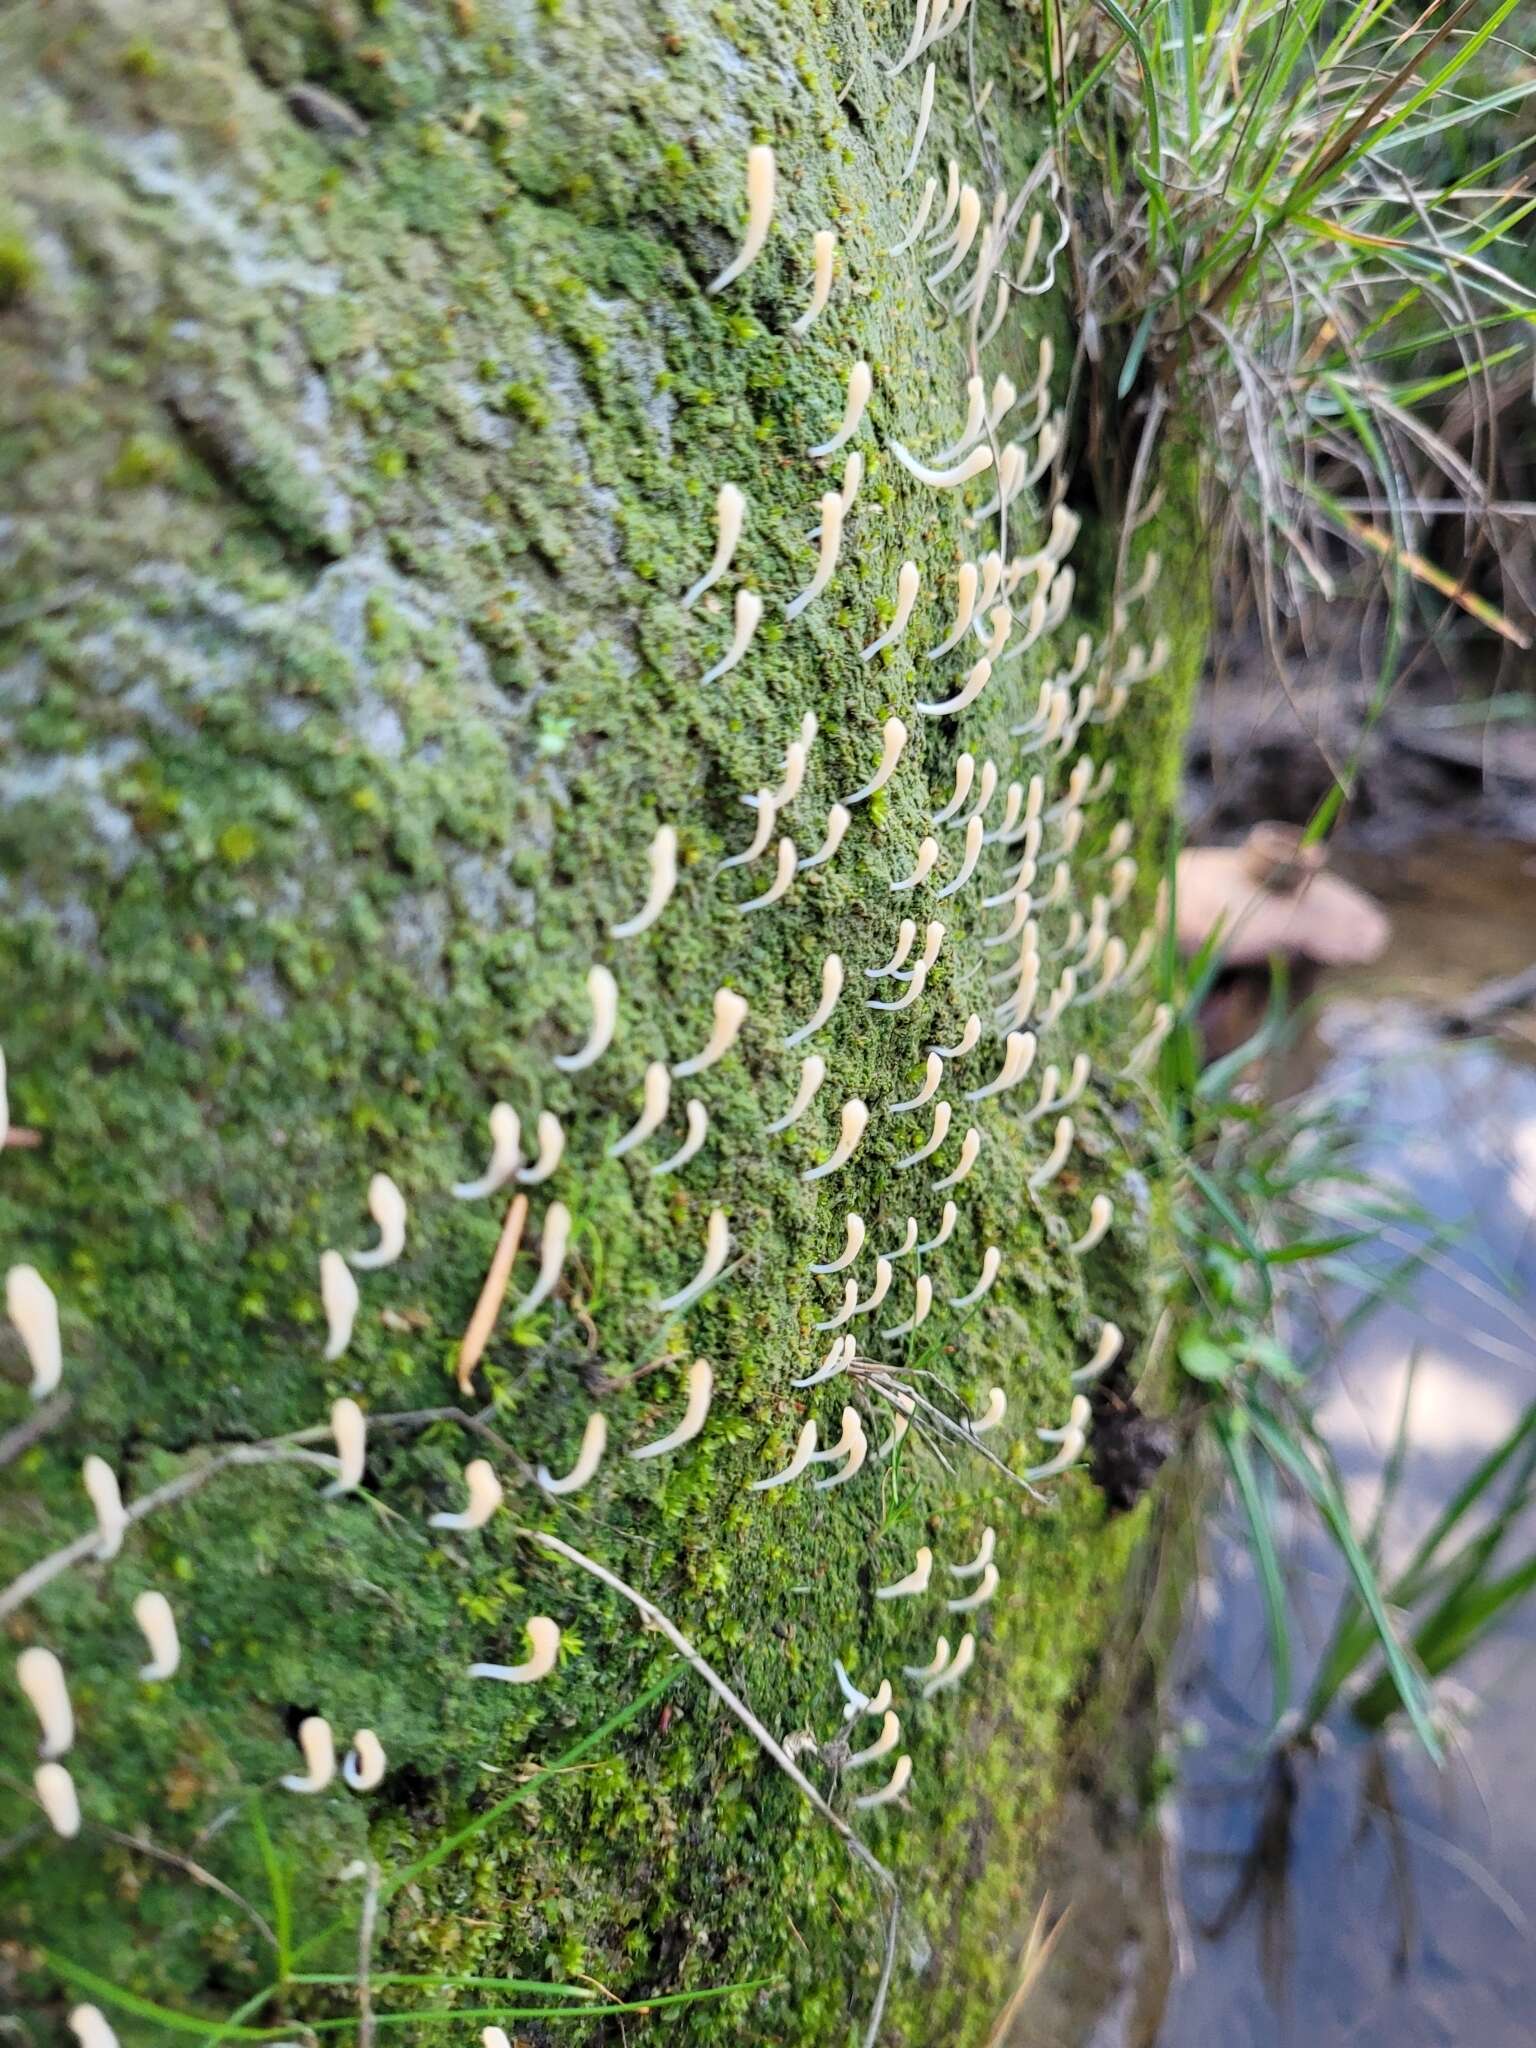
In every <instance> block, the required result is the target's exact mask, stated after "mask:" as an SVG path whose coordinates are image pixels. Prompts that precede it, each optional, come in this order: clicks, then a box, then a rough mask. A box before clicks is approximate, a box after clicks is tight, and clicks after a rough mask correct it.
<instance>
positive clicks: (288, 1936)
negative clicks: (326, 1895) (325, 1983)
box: [246, 1793, 293, 1983]
mask: <svg viewBox="0 0 1536 2048" xmlns="http://www.w3.org/2000/svg"><path fill="white" fill-rule="evenodd" d="M246 1812H247V1813H248V1814H249V1816H250V1822H251V1833H252V1834H253V1835H254V1836H255V1837H256V1846H257V1848H258V1849H259V1850H260V1852H261V1865H262V1868H263V1870H265V1872H266V1874H267V1890H268V1892H269V1893H270V1894H271V1898H272V1932H273V1935H274V1936H275V1937H276V1940H277V1976H278V1982H279V1983H283V1982H286V1980H287V1976H288V1971H289V1968H290V1966H291V1965H292V1962H293V1893H292V1891H291V1890H290V1889H289V1885H288V1873H287V1871H285V1870H284V1868H283V1866H282V1861H281V1859H280V1858H279V1856H278V1853H277V1849H276V1846H275V1845H274V1843H273V1840H272V1835H271V1831H270V1830H269V1828H268V1827H267V1817H266V1815H265V1814H264V1813H263V1812H262V1810H261V1799H260V1796H259V1794H254V1793H253V1794H252V1796H251V1801H250V1804H249V1806H248V1807H247V1808H246Z"/></svg>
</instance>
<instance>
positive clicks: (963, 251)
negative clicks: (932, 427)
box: [928, 185, 991, 454]
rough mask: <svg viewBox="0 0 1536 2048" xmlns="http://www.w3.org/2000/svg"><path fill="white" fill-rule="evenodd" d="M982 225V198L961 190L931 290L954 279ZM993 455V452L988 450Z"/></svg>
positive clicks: (971, 188)
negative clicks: (943, 258)
mask: <svg viewBox="0 0 1536 2048" xmlns="http://www.w3.org/2000/svg"><path fill="white" fill-rule="evenodd" d="M980 224H981V196H980V194H979V193H978V192H977V190H976V188H975V186H974V185H962V186H961V188H960V206H959V211H958V213H957V215H956V218H955V233H954V239H953V241H952V242H951V244H950V252H949V256H948V258H947V260H946V261H945V262H944V263H942V264H941V265H940V266H939V268H938V269H937V270H935V271H933V272H932V273H931V274H930V276H929V279H928V286H929V289H930V290H932V289H933V287H934V286H935V285H941V284H942V283H943V282H944V280H945V278H946V277H952V276H953V275H954V273H955V272H956V271H957V270H958V269H959V268H960V266H961V264H962V263H963V262H964V261H965V259H966V257H967V256H968V255H969V254H970V249H971V244H972V242H974V241H975V239H976V230H977V228H978V227H979V226H980ZM988 453H989V454H990V453H991V450H990V449H989V450H988Z"/></svg>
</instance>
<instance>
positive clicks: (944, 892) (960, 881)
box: [933, 812, 986, 903]
mask: <svg viewBox="0 0 1536 2048" xmlns="http://www.w3.org/2000/svg"><path fill="white" fill-rule="evenodd" d="M985 832H986V827H985V825H984V824H983V822H982V818H981V815H980V813H979V812H973V813H972V815H971V822H970V823H969V824H968V825H967V826H966V828H965V849H964V854H963V857H962V859H961V862H960V870H959V873H958V874H957V875H956V876H955V878H954V880H953V881H952V882H946V883H945V884H944V887H943V888H942V889H940V890H939V892H938V894H937V895H936V896H935V897H934V899H933V900H934V902H935V903H942V902H944V900H945V898H946V897H949V896H954V895H957V894H958V893H959V891H960V890H962V889H963V888H964V887H965V885H966V883H967V882H968V881H969V880H970V879H971V876H972V875H973V874H974V873H975V872H976V863H977V861H979V860H980V859H981V842H982V839H983V837H984V836H985Z"/></svg>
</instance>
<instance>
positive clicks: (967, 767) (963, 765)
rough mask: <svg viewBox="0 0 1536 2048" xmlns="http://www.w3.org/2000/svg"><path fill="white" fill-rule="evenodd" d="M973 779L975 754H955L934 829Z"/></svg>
mask: <svg viewBox="0 0 1536 2048" xmlns="http://www.w3.org/2000/svg"><path fill="white" fill-rule="evenodd" d="M964 566H965V567H966V568H970V567H971V564H970V563H969V562H967V563H966V564H965V565H964ZM975 780H976V756H975V755H974V754H964V753H962V754H957V755H956V756H955V791H954V795H953V796H952V797H951V798H950V799H949V801H948V803H946V804H944V805H943V806H942V807H941V808H940V809H938V810H936V811H935V812H934V814H933V816H932V817H931V818H930V819H929V821H928V822H929V823H930V824H931V825H932V826H933V827H934V828H935V830H937V828H938V827H939V826H940V825H947V824H948V823H949V821H950V819H951V818H953V817H957V816H958V815H959V812H960V808H961V806H962V805H963V804H964V802H965V800H966V798H967V797H968V796H969V795H970V793H971V784H972V783H973V782H974V781H975Z"/></svg>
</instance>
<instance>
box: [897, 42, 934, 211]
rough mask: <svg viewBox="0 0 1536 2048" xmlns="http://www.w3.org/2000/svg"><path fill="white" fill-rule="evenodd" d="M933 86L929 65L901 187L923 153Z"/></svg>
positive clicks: (903, 167) (931, 106)
mask: <svg viewBox="0 0 1536 2048" xmlns="http://www.w3.org/2000/svg"><path fill="white" fill-rule="evenodd" d="M933 84H934V66H933V65H932V64H930V65H929V66H928V69H927V70H926V71H925V72H924V73H923V89H922V91H921V92H920V93H919V94H918V99H917V125H916V127H915V128H914V129H913V131H912V147H911V149H910V150H908V152H907V160H906V162H905V164H904V165H903V166H902V171H901V177H900V179H899V180H898V181H897V182H898V183H900V184H903V185H904V184H905V183H906V182H907V180H908V178H910V177H911V175H912V173H913V172H914V171H915V170H916V169H917V160H918V158H919V157H920V156H921V155H922V153H923V143H924V141H925V140H926V138H927V134H928V121H929V117H930V116H931V115H932V113H933Z"/></svg>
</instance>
